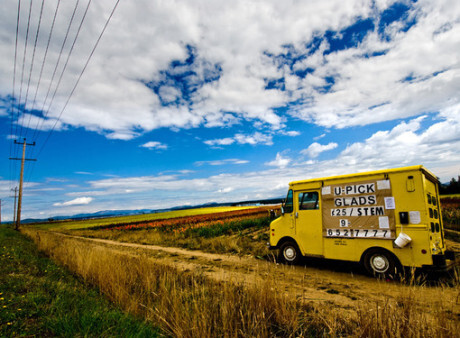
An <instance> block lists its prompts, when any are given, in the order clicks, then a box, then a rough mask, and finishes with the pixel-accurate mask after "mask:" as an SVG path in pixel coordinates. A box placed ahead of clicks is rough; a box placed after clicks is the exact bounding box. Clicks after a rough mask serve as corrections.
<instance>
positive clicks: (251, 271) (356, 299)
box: [62, 234, 460, 318]
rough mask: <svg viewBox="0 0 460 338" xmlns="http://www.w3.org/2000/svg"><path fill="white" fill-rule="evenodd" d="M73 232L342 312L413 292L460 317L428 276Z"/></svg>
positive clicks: (451, 293)
mask: <svg viewBox="0 0 460 338" xmlns="http://www.w3.org/2000/svg"><path fill="white" fill-rule="evenodd" d="M62 236H69V235H64V234H62ZM71 237H74V238H78V239H79V240H82V241H91V242H92V243H97V244H100V245H103V246H109V247H111V249H115V250H117V251H122V252H126V253H127V254H138V255H148V256H149V257H151V258H152V259H155V260H158V261H159V262H161V263H163V264H167V265H170V266H171V267H174V268H176V269H179V270H187V271H188V270H190V271H194V272H198V273H201V274H203V275H205V276H206V277H208V278H212V279H214V280H218V281H226V282H231V283H235V284H241V285H258V283H261V282H262V281H265V280H267V279H271V280H272V281H273V283H272V284H273V285H274V290H273V292H278V293H280V292H281V293H284V294H287V295H289V296H292V297H295V298H296V299H298V300H302V301H304V302H307V303H308V302H313V303H318V302H320V303H325V304H330V305H334V306H339V307H342V308H343V309H344V310H345V311H347V310H352V311H354V310H355V309H356V308H357V307H359V306H360V304H361V303H362V302H375V303H376V306H379V304H384V303H385V302H388V301H389V300H390V301H395V302H398V299H403V298H404V297H407V296H408V295H409V294H412V295H413V294H414V293H415V297H414V299H415V300H414V301H416V302H417V303H418V304H419V305H420V307H421V308H422V307H426V306H427V304H430V305H431V306H433V305H435V306H437V305H439V306H442V307H444V308H446V309H448V311H450V313H451V314H452V315H453V316H455V317H457V318H460V288H459V287H458V285H456V286H449V285H448V283H446V282H439V280H436V281H429V280H428V282H427V281H424V282H422V283H420V282H419V283H418V284H417V283H415V285H414V283H409V282H404V281H403V282H401V281H390V280H379V279H375V278H373V277H370V276H367V275H366V274H365V273H364V271H363V269H362V268H361V267H360V266H358V265H356V264H350V263H344V262H342V261H325V260H319V259H316V260H315V259H304V260H302V263H301V264H299V265H297V266H287V265H284V264H278V263H276V262H274V261H267V260H263V259H257V258H255V257H253V256H236V255H230V254H213V253H206V252H202V251H195V250H193V251H192V250H185V249H180V248H174V247H164V246H158V245H142V244H135V243H123V242H117V241H112V240H106V239H98V238H87V237H77V236H71ZM273 257H274V256H273ZM454 284H455V283H454ZM441 294H442V297H441ZM438 303H439V304H438ZM446 311H447V310H446Z"/></svg>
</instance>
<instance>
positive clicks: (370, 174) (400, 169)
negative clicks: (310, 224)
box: [289, 165, 438, 186]
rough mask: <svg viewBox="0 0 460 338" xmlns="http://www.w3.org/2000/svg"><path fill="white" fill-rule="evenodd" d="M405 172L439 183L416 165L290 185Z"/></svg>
mask: <svg viewBox="0 0 460 338" xmlns="http://www.w3.org/2000/svg"><path fill="white" fill-rule="evenodd" d="M404 171H421V172H423V173H424V174H425V176H426V177H427V178H428V179H429V180H430V181H433V182H434V183H437V182H438V178H437V177H436V175H434V174H433V173H432V172H430V171H429V170H428V169H426V168H424V167H423V165H414V166H410V167H401V168H392V169H383V170H374V171H366V172H361V173H354V174H346V175H338V176H329V177H321V178H311V179H307V180H301V181H293V182H291V183H289V185H290V186H293V185H297V184H304V183H313V182H322V181H331V180H338V179H346V178H356V177H365V176H373V175H379V174H391V173H399V172H404Z"/></svg>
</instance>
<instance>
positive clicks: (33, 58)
mask: <svg viewBox="0 0 460 338" xmlns="http://www.w3.org/2000/svg"><path fill="white" fill-rule="evenodd" d="M44 5H45V0H42V5H41V8H40V17H39V19H38V26H37V34H35V42H34V51H33V53H32V61H31V63H30V70H29V81H28V82H27V91H26V98H25V102H24V109H26V107H27V99H28V98H29V88H30V80H31V79H32V71H33V68H34V61H35V51H36V50H37V41H38V36H39V34H40V26H41V23H42V16H43V6H44ZM31 117H32V114H30V113H29V122H28V123H27V127H26V133H25V135H24V138H27V131H28V129H29V125H30V119H31Z"/></svg>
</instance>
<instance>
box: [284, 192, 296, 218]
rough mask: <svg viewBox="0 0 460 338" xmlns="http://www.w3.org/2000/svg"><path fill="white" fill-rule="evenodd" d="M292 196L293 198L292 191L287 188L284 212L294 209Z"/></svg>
mask: <svg viewBox="0 0 460 338" xmlns="http://www.w3.org/2000/svg"><path fill="white" fill-rule="evenodd" d="M293 202H294V198H293V193H292V190H289V192H288V194H287V196H286V202H284V212H285V213H288V214H289V213H291V212H292V211H293V210H294V204H293Z"/></svg>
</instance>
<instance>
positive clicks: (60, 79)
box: [42, 0, 92, 124]
mask: <svg viewBox="0 0 460 338" xmlns="http://www.w3.org/2000/svg"><path fill="white" fill-rule="evenodd" d="M91 1H92V0H89V1H88V3H87V5H86V9H85V12H84V13H83V17H82V19H81V22H80V25H79V26H78V29H77V33H76V35H75V38H74V40H73V42H72V46H71V47H70V50H69V53H68V55H67V59H66V61H65V63H64V67H63V68H62V71H61V75H60V76H59V80H58V82H57V85H56V88H55V89H54V93H53V96H52V98H51V101H50V103H49V105H48V109H47V110H46V113H45V117H46V116H47V115H48V113H49V111H50V110H51V106H52V105H53V102H54V99H55V97H56V93H57V91H58V89H59V86H60V84H61V81H62V78H63V77H64V73H65V71H66V69H67V65H68V63H69V60H70V57H71V56H72V52H73V49H74V47H75V43H76V42H77V40H78V36H79V35H80V31H81V27H82V26H83V22H84V21H85V18H86V14H87V13H88V9H89V6H90V5H91ZM43 121H44V120H42V124H43V123H44V122H43Z"/></svg>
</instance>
